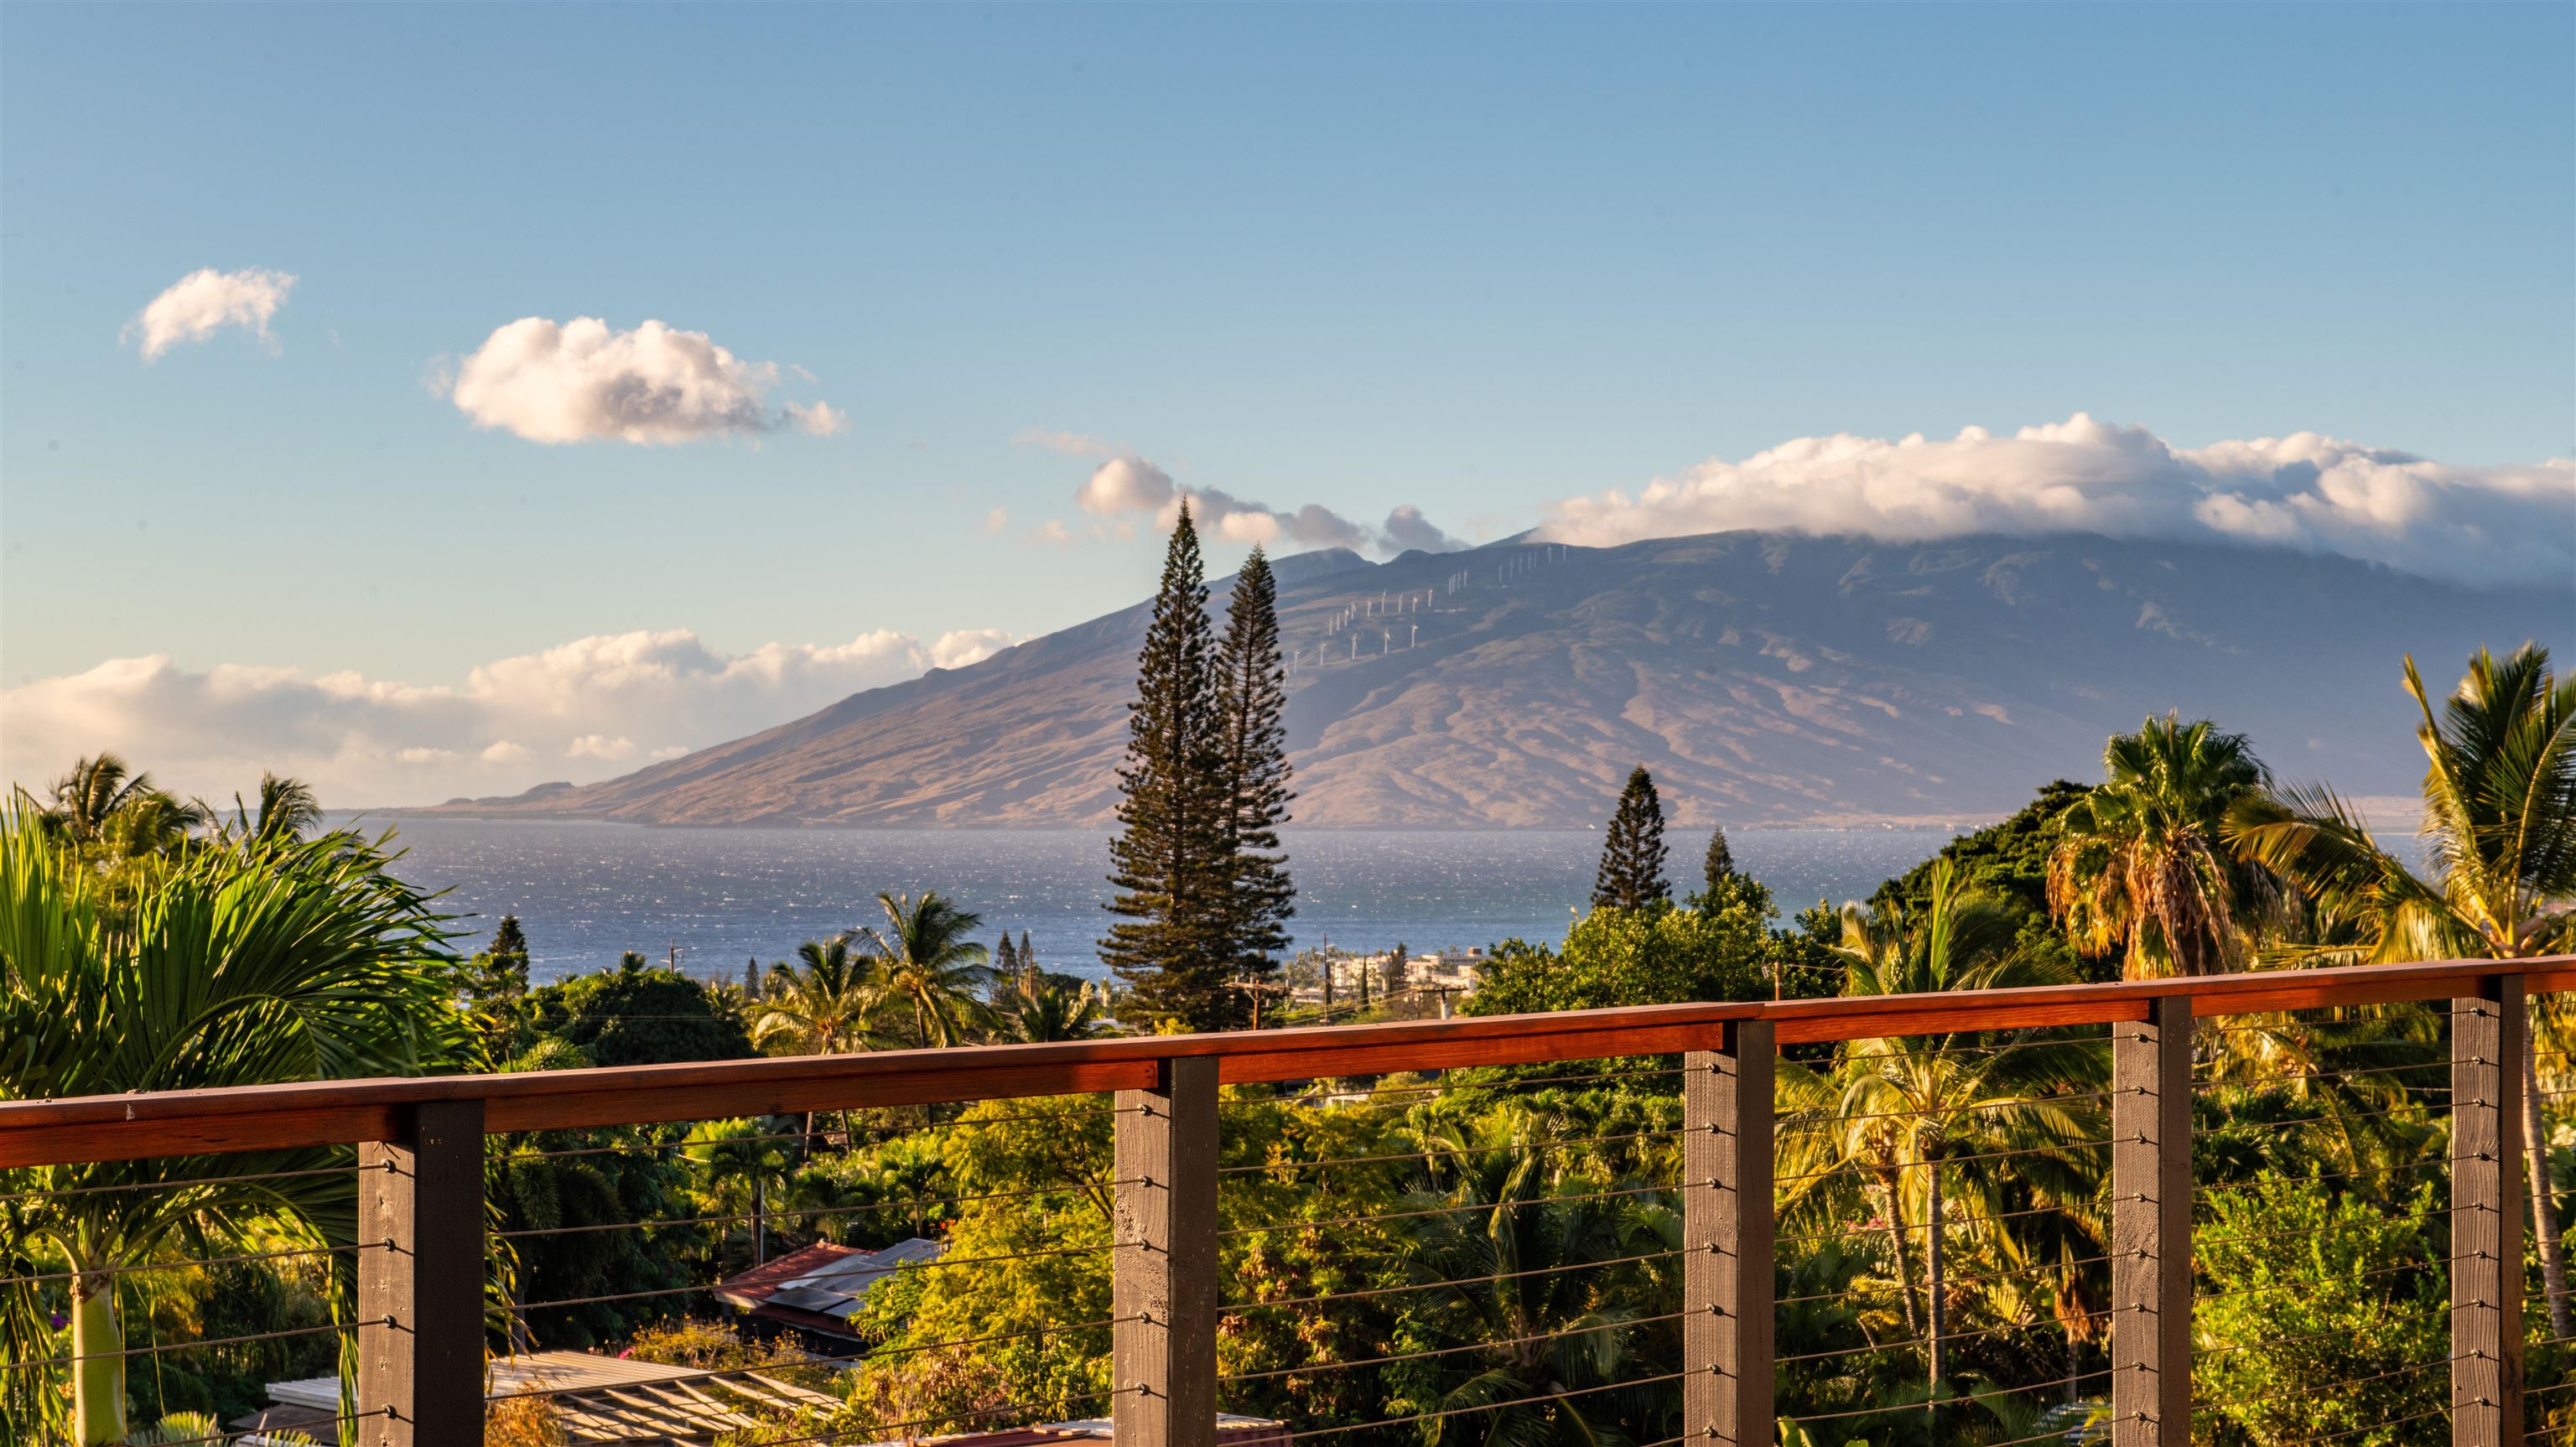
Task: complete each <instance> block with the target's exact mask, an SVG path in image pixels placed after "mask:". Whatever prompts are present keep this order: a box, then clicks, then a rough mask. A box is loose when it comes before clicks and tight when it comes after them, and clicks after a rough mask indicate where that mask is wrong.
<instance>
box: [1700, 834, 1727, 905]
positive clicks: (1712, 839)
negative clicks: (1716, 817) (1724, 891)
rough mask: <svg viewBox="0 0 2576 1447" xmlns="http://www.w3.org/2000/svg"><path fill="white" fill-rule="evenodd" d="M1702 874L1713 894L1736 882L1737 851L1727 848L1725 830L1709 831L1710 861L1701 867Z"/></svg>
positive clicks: (1709, 890)
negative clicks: (1722, 887)
mask: <svg viewBox="0 0 2576 1447" xmlns="http://www.w3.org/2000/svg"><path fill="white" fill-rule="evenodd" d="M1700 872H1701V875H1702V876H1703V878H1704V880H1705V882H1706V884H1707V887H1708V892H1709V893H1711V894H1715V893H1717V892H1718V889H1719V888H1720V887H1721V886H1723V885H1727V884H1730V883H1733V882H1734V880H1735V851H1734V850H1732V849H1729V848H1727V847H1726V831H1725V830H1724V829H1711V830H1710V831H1708V861H1707V862H1706V863H1705V864H1703V865H1701V866H1700Z"/></svg>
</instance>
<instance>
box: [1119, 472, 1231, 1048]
mask: <svg viewBox="0 0 2576 1447" xmlns="http://www.w3.org/2000/svg"><path fill="white" fill-rule="evenodd" d="M1207 600H1208V591H1207V579H1206V570H1205V565H1204V564H1203V563H1202V562H1201V561H1200V558H1199V538H1198V529H1197V528H1196V527H1194V526H1193V525H1192V524H1191V522H1190V509H1189V502H1188V500H1187V499H1186V498H1184V499H1183V500H1182V502H1181V511H1180V517H1179V519H1178V521H1176V522H1175V523H1174V524H1173V527H1172V541H1171V546H1170V548H1169V549H1168V550H1167V551H1166V552H1165V554H1164V559H1163V581H1162V587H1161V589H1160V590H1159V591H1158V592H1157V593H1156V594H1155V597H1154V613H1153V618H1152V620H1151V621H1150V622H1148V623H1147V624H1146V627H1145V647H1144V649H1143V651H1142V652H1140V653H1139V654H1138V655H1137V659H1136V700H1135V702H1134V703H1131V704H1129V705H1128V714H1127V757H1126V759H1125V761H1124V762H1122V763H1121V764H1120V765H1119V768H1118V785H1119V801H1118V825H1119V830H1118V836H1117V838H1115V839H1113V840H1112V841H1111V842H1110V845H1109V858H1110V866H1111V871H1110V874H1109V882H1110V883H1111V884H1112V885H1115V886H1116V887H1117V889H1118V894H1117V897H1116V898H1114V899H1112V900H1111V901H1110V902H1109V906H1108V907H1109V910H1110V912H1111V913H1112V914H1115V915H1117V916H1119V919H1118V921H1117V922H1116V923H1114V924H1112V925H1111V926H1110V927H1109V937H1108V938H1107V939H1104V940H1102V941H1101V942H1100V958H1101V960H1102V962H1103V963H1105V964H1107V965H1108V966H1109V968H1110V969H1111V971H1112V972H1113V973H1115V974H1116V975H1117V976H1118V978H1119V979H1120V980H1121V981H1122V982H1123V983H1125V984H1126V986H1127V988H1128V991H1129V999H1130V1001H1131V1002H1132V1003H1133V1005H1134V1007H1135V1009H1136V1011H1137V1012H1138V1013H1139V1014H1140V1015H1142V1016H1144V1017H1147V1018H1152V1019H1169V1020H1177V1021H1179V1022H1181V1023H1182V1024H1184V1025H1186V1026H1187V1027H1189V1028H1190V1029H1193V1030H1208V1029H1217V1028H1221V1027H1222V1026H1223V1025H1224V1024H1225V1023H1226V1022H1227V1020H1228V1019H1229V1018H1230V1016H1231V1014H1232V1012H1233V1010H1234V1008H1235V1001H1234V999H1233V995H1234V992H1233V991H1231V990H1229V989H1227V988H1226V981H1227V980H1228V979H1229V978H1230V977H1231V975H1232V973H1233V958H1232V952H1231V950H1230V949H1229V943H1228V936H1229V933H1230V931H1229V930H1228V928H1227V915H1228V913H1229V912H1230V905H1231V887H1230V886H1231V874H1232V869H1231V865H1230V863H1229V860H1228V858H1227V849H1226V845H1227V841H1228V839H1229V838H1230V836H1231V834H1232V829H1231V826H1230V823H1229V820H1228V808H1227V801H1226V794H1225V754H1224V747H1223V746H1224V737H1223V735H1224V729H1223V726H1222V719H1221V717H1220V711H1219V707H1218V704H1219V698H1218V692H1219V691H1218V687H1217V675H1216V661H1217V660H1216V649H1215V643H1214V639H1213V638H1212V637H1211V634H1212V632H1213V630H1212V629H1211V628H1210V626H1209V623H1208V615H1207ZM1129 1023H1131V1024H1136V1023H1142V1021H1141V1020H1139V1021H1130V1022H1129Z"/></svg>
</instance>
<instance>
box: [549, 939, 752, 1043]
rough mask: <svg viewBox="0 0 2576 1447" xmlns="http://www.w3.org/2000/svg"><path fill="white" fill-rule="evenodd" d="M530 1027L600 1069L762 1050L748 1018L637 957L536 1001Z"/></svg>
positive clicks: (557, 988)
mask: <svg viewBox="0 0 2576 1447" xmlns="http://www.w3.org/2000/svg"><path fill="white" fill-rule="evenodd" d="M528 1003H529V1010H528V1017H527V1018H528V1021H529V1028H530V1029H531V1030H532V1031H533V1032H534V1033H535V1034H536V1035H539V1036H551V1037H553V1038H555V1039H559V1040H562V1041H564V1042H566V1043H568V1044H571V1045H575V1046H578V1047H579V1048H580V1049H581V1051H582V1052H583V1053H584V1054H586V1055H588V1056H589V1057H590V1059H591V1061H592V1062H593V1063H594V1064H598V1065H666V1064H671V1063H674V1062H677V1061H684V1060H748V1059H750V1058H752V1057H753V1056H756V1055H758V1054H759V1053H760V1052H759V1051H757V1050H755V1049H753V1048H752V1044H751V1034H750V1032H749V1031H748V1030H747V1029H746V1028H745V1026H744V1022H743V1020H742V1017H741V1016H740V1015H738V1014H736V1013H734V1012H733V1011H732V1010H730V1009H727V1008H725V1007H724V1005H723V1002H721V1001H720V1000H719V999H718V998H717V997H716V996H715V995H714V994H713V993H711V992H710V991H709V990H708V989H707V987H706V986H704V985H702V984H700V983H698V982H697V981H696V980H693V979H691V978H689V977H688V976H687V975H684V974H681V973H680V972H679V971H677V970H667V969H659V968H648V967H646V966H645V965H644V963H643V956H641V955H637V954H633V953H631V952H630V953H629V954H628V956H627V957H626V959H625V961H623V962H622V963H621V964H620V965H619V966H618V968H616V969H614V970H602V971H599V972H597V973H595V974H588V975H575V976H573V977H572V978H570V979H568V980H563V981H560V982H558V983H556V984H551V985H543V986H540V987H538V988H537V989H535V990H533V991H531V992H530V993H529V996H528Z"/></svg>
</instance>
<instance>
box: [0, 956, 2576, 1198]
mask: <svg viewBox="0 0 2576 1447" xmlns="http://www.w3.org/2000/svg"><path fill="white" fill-rule="evenodd" d="M2508 975H2511V976H2520V977H2522V979H2523V980H2524V983H2525V985H2526V987H2527V988H2528V989H2529V990H2530V991H2531V992H2533V993H2539V992H2542V991H2548V990H2565V989H2576V956H2566V955H2560V956H2552V957H2549V958H2546V959H2536V960H2519V961H2500V960H2452V961H2444V962H2439V963H2433V964H2410V965H2363V966H2354V967H2350V968H2343V969H2331V970H2282V971H2267V972H2261V973H2253V974H2240V975H2221V976H2212V977H2206V978H2201V979H2189V980H2179V979H2178V980H2141V981H2127V982H2118V983H2112V984H2101V985H2058V986H2048V987H2042V988H2036V989H2019V990H1991V991H1982V992H1978V993H1976V994H1974V995H1973V996H1971V995H1963V994H1955V993H1953V994H1926V995H1870V996H1849V997H1838V998H1833V999H1821V1000H1786V1001H1767V1000H1766V1001H1717V1002H1709V1003H1700V1004H1680V1005H1645V1006H1634V1007H1626V1008H1620V1009H1609V1010H1567V1011H1561V1012H1557V1013H1553V1014H1534V1015H1497V1016H1476V1017H1468V1018H1460V1019H1454V1020H1413V1021H1399V1022H1391V1023H1384V1024H1372V1025H1342V1026H1312V1027H1306V1028H1301V1029H1294V1030H1264V1031H1259V1032H1240V1033H1234V1034H1221V1035H1160V1036H1135V1037H1128V1038H1123V1039H1117V1040H1085V1041H1067V1042H1061V1043H1055V1044H1043V1045H979V1046H969V1047H962V1048H957V1049H949V1050H892V1051H882V1052H875V1053H869V1054H858V1055H819V1056H795V1057H789V1058H783V1059H764V1060H722V1061H705V1062H692V1063H688V1064H678V1065H642V1066H621V1067H602V1068H595V1069H588V1070H551V1071H528V1072H525V1073H520V1074H510V1075H444V1076H421V1077H410V1078H400V1079H375V1080H344V1081H311V1082H295V1083H289V1084H281V1085H254V1086H240V1087H235V1088H231V1089H222V1090H187V1091H168V1092H158V1093H150V1094H135V1095H112V1096H85V1097H81V1098H78V1099H70V1100H33V1101H6V1102H0V1167H11V1166H28V1165H44V1164H52V1163H73V1162H81V1161H109V1160H132V1159H137V1158H141V1157H146V1156H165V1155H203V1154H220V1153H226V1152H236V1151H256V1150H275V1149H281V1148H288V1147H296V1146H310V1145H324V1144H347V1143H351V1142H356V1141H379V1140H385V1139H388V1138H389V1137H390V1134H391V1132H392V1130H393V1128H394V1120H395V1116H396V1112H397V1111H398V1110H399V1109H400V1108H401V1107H403V1106H406V1105H413V1104H418V1103H422V1102H427V1101H448V1100H479V1101H482V1102H484V1104H485V1109H486V1120H487V1122H488V1125H489V1128H490V1129H492V1130H494V1131H527V1130H564V1129H575V1128H581V1127H588V1126H610V1125H642V1124H649V1123H653V1122H663V1121H695V1120H708V1119H715V1118H721V1117H727V1116H741V1115H769V1114H788V1113H799V1112H803V1111H807V1110H836V1109H843V1108H848V1109H864V1108H868V1107H873V1106H893V1105H925V1104H937V1103H945V1102H961V1101H976V1100H994V1099H1014V1098H1022V1097H1028V1096H1041V1095H1071V1094H1085V1093H1095V1092H1105V1091H1114V1090H1138V1089H1147V1088H1151V1087H1152V1086H1153V1085H1154V1083H1155V1081H1156V1080H1157V1078H1158V1071H1159V1065H1158V1062H1160V1061H1163V1060H1167V1059H1179V1058H1192V1057H1201V1056H1216V1057H1218V1072H1219V1077H1220V1079H1222V1080H1224V1081H1227V1082H1229V1083H1236V1084H1243V1083H1252V1082H1264V1081H1296V1080H1314V1079H1325V1078H1333V1077H1339V1076H1357V1075H1381V1074H1388V1073H1392V1072H1395V1071H1403V1070H1454V1069H1464V1068H1469V1067H1475V1066H1503V1065H1549V1064H1557V1063H1561V1062H1564V1061H1571V1060H1590V1059H1599V1058H1604V1057H1610V1056H1620V1055H1671V1054H1678V1053H1680V1052H1683V1051H1686V1050H1702V1049H1710V1048H1714V1046H1715V1044H1716V1042H1717V1041H1718V1040H1719V1038H1720V1036H1721V1035H1722V1033H1723V1027H1724V1025H1725V1023H1726V1022H1727V1021H1730V1020H1753V1019H1760V1020H1768V1021H1770V1022H1772V1024H1773V1026H1774V1027H1775V1030H1776V1033H1777V1036H1778V1039H1779V1040H1780V1042H1781V1043H1782V1044H1800V1043H1816V1042H1822V1041H1834V1040H1851V1039H1861V1038H1869V1037H1878V1036H1905V1035H1926V1034H1952V1033H1958V1032H1962V1031H1984V1030H2016V1029H2031V1028H2038V1027H2044V1026H2081V1025H2108V1024H2113V1023H2118V1022H2123V1021H2138V1020H2144V1019H2146V1018H2147V1017H2148V1014H2149V1012H2150V1010H2151V1008H2152V1002H2153V1001H2156V1000H2159V999H2166V998H2170V997H2174V996H2185V997H2188V998H2189V999H2190V1001H2191V1007H2192V1013H2193V1014H2194V1015H2196V1016H2200V1017H2203V1018H2206V1017H2209V1016H2214V1015H2230V1014H2247V1013H2257V1012H2270V1011H2280V1010H2307V1009H2319V1008H2327V1007H2332V1006H2337V1005H2360V1004H2385V1003H2390V1002H2394V1001H2402V1000H2439V999H2448V998H2453V997H2456V996H2467V995H2474V994H2476V993H2477V992H2478V989H2479V982H2480V981H2483V980H2488V979H2492V978H2496V977H2501V976H2508Z"/></svg>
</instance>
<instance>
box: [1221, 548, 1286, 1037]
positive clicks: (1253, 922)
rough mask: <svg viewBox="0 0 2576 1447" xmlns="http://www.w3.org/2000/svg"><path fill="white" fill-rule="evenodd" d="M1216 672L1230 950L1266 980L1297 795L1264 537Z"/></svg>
mask: <svg viewBox="0 0 2576 1447" xmlns="http://www.w3.org/2000/svg"><path fill="white" fill-rule="evenodd" d="M1216 674H1217V712H1218V716H1219V717H1218V751H1219V753H1220V754H1221V755H1222V756H1223V759H1224V769H1225V775H1224V781H1223V782H1224V792H1225V806H1226V818H1227V824H1226V839H1225V856H1226V859H1225V863H1226V870H1227V892H1226V906H1225V909H1226V919H1225V935H1226V938H1225V947H1224V952H1225V955H1226V957H1227V958H1228V959H1229V960H1230V961H1231V962H1232V964H1233V966H1234V970H1235V973H1236V975H1237V977H1239V978H1241V979H1244V980H1247V981H1250V982H1251V983H1252V984H1254V985H1256V986H1260V985H1267V984H1269V983H1270V982H1271V980H1272V978H1273V977H1274V976H1276V975H1277V974H1278V973H1279V955H1280V952H1281V951H1283V950H1285V949H1287V948H1288V925H1287V921H1288V917H1289V916H1290V915H1293V914H1295V913H1296V912H1297V890H1296V886H1295V885H1294V884H1292V883H1290V881H1289V878H1288V857H1287V856H1286V855H1285V854H1282V853H1281V852H1280V850H1279V826H1280V825H1281V824H1284V823H1286V822H1287V820H1288V802H1289V800H1290V799H1292V798H1294V797H1295V796H1294V795H1292V794H1291V793H1289V791H1288V748H1287V742H1288V731H1287V729H1286V727H1285V726H1284V725H1283V724H1282V722H1281V715H1282V713H1283V712H1284V711H1285V710H1286V708H1287V705H1288V695H1287V674H1286V673H1285V672H1284V671H1283V670H1282V669H1281V668H1280V666H1279V586H1278V583H1277V581H1276V580H1275V579H1273V578H1272V576H1271V573H1270V560H1269V559H1268V558H1267V557H1265V556H1264V555H1263V554H1262V551H1261V549H1260V548H1259V547H1258V546H1256V547H1254V548H1253V550H1252V556H1251V557H1249V558H1246V559H1245V560H1244V563H1243V568H1242V570H1241V571H1239V572H1238V573H1236V574H1235V578H1234V594H1233V597H1232V598H1231V599H1230V600H1229V601H1228V603H1227V605H1226V626H1225V637H1224V639H1223V640H1221V641H1220V642H1219V643H1218V645H1217V651H1216ZM1233 1013H1237V1014H1240V1013H1244V1012H1242V1011H1240V1010H1236V1011H1234V1012H1233Z"/></svg>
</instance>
